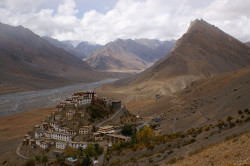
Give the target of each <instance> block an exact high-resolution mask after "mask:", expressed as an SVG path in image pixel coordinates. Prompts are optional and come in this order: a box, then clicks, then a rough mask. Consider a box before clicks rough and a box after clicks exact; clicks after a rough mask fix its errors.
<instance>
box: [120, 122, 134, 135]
mask: <svg viewBox="0 0 250 166" xmlns="http://www.w3.org/2000/svg"><path fill="white" fill-rule="evenodd" d="M121 133H122V135H125V136H131V135H132V134H134V128H133V126H132V125H129V124H125V125H124V126H123V127H122V131H121Z"/></svg>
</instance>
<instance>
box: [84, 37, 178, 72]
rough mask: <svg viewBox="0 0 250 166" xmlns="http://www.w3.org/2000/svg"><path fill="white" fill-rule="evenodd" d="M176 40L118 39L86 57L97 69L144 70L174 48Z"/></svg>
mask: <svg viewBox="0 0 250 166" xmlns="http://www.w3.org/2000/svg"><path fill="white" fill-rule="evenodd" d="M173 45H174V41H170V42H168V41H165V42H160V41H159V40H150V39H137V40H131V39H127V40H124V39H117V40H115V41H113V42H110V43H107V44H106V45H105V46H103V47H102V48H100V49H97V50H96V51H94V52H93V53H92V54H91V55H90V56H89V57H87V58H85V59H84V61H86V62H87V63H88V64H89V65H91V66H92V67H94V68H96V69H97V70H115V71H128V70H130V71H142V70H144V69H146V68H148V67H149V66H151V65H152V64H153V63H154V62H155V61H156V60H158V59H160V58H162V57H163V56H165V55H166V54H167V53H168V51H170V50H171V49H172V47H173Z"/></svg>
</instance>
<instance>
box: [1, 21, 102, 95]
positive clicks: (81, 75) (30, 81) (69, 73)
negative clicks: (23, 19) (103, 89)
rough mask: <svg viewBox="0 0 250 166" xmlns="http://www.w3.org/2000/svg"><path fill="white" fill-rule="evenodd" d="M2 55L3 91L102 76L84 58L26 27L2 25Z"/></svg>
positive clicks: (64, 83) (43, 86)
mask: <svg viewBox="0 0 250 166" xmlns="http://www.w3.org/2000/svg"><path fill="white" fill-rule="evenodd" d="M0 55H1V56H0V82H1V84H0V89H1V90H2V91H1V92H3V91H4V92H3V93H5V92H9V91H22V90H27V89H28V90H32V89H37V88H51V87H58V86H62V85H66V84H72V83H77V82H82V81H84V82H88V81H95V80H97V79H101V78H102V75H101V74H98V72H94V71H93V70H92V68H91V67H90V66H89V65H88V64H86V63H85V62H82V61H81V59H79V58H77V57H75V56H73V55H71V54H69V53H67V52H66V51H64V50H63V49H61V48H57V47H55V46H53V45H51V44H50V43H49V42H47V41H46V40H44V39H42V38H41V37H39V36H38V35H36V34H34V33H33V32H31V31H30V30H29V29H26V28H23V27H22V26H18V27H13V26H9V25H6V24H0ZM93 75H96V76H98V77H96V78H94V77H93Z"/></svg>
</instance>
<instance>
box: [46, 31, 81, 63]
mask: <svg viewBox="0 0 250 166" xmlns="http://www.w3.org/2000/svg"><path fill="white" fill-rule="evenodd" d="M43 38H44V39H45V40H47V41H48V42H50V44H52V45H54V46H56V47H58V48H62V49H64V50H65V51H67V52H68V53H70V54H72V55H74V56H77V57H78V58H81V59H83V58H85V57H86V56H85V54H84V53H83V52H81V51H79V50H77V49H75V48H74V47H73V45H72V46H70V45H69V44H65V43H63V42H60V41H59V40H56V39H53V38H50V37H47V36H44V37H43Z"/></svg>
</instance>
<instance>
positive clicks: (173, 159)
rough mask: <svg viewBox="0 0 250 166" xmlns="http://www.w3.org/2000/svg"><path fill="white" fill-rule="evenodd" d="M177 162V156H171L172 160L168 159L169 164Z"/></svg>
mask: <svg viewBox="0 0 250 166" xmlns="http://www.w3.org/2000/svg"><path fill="white" fill-rule="evenodd" d="M176 162H177V160H176V158H171V159H170V160H168V162H167V164H174V163H176Z"/></svg>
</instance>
